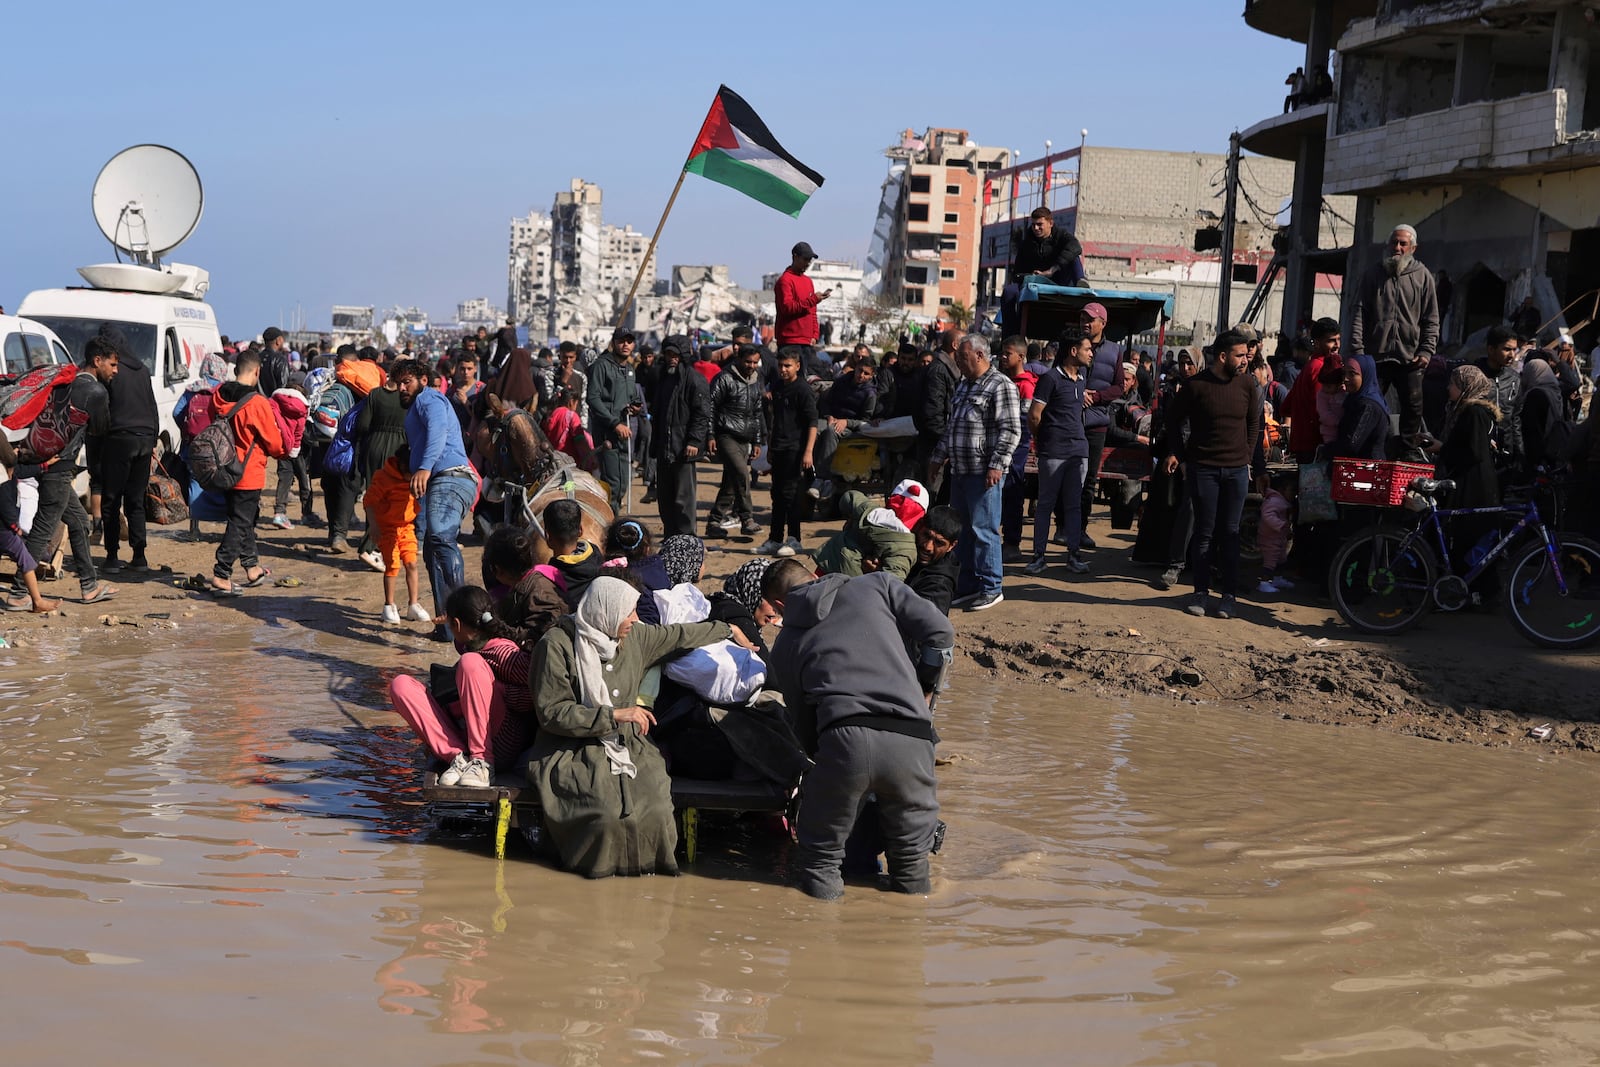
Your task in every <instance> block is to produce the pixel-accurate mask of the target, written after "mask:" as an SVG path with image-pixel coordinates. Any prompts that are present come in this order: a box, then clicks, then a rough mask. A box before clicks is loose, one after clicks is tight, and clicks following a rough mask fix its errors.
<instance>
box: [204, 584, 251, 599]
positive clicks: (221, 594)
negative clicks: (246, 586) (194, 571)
mask: <svg viewBox="0 0 1600 1067" xmlns="http://www.w3.org/2000/svg"><path fill="white" fill-rule="evenodd" d="M206 588H207V591H208V592H210V594H211V595H212V596H214V597H216V598H217V599H218V600H226V599H227V598H228V597H235V596H244V594H243V593H241V592H240V591H239V589H238V587H236V586H232V585H230V586H228V587H227V588H226V589H224V588H222V587H221V586H220V585H211V584H210V583H209V582H208V583H207V584H206Z"/></svg>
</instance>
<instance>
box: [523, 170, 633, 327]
mask: <svg viewBox="0 0 1600 1067" xmlns="http://www.w3.org/2000/svg"><path fill="white" fill-rule="evenodd" d="M604 203H605V194H604V192H603V191H602V190H601V188H600V186H598V185H596V184H594V183H593V182H587V181H584V180H583V179H581V178H573V179H572V181H571V182H570V183H569V187H568V188H566V189H563V190H561V191H560V192H558V193H556V195H555V200H554V202H553V203H552V205H551V208H550V214H549V215H544V214H541V213H539V212H537V211H534V212H530V213H529V214H528V215H527V216H526V217H525V218H513V219H512V220H511V241H510V248H509V252H508V256H507V295H506V306H507V309H508V311H509V313H510V315H511V316H512V317H513V318H514V319H516V320H517V321H518V322H519V323H524V324H526V325H528V326H529V328H530V331H531V335H532V336H533V337H537V338H545V339H549V338H569V339H580V338H581V339H583V340H586V341H600V340H603V339H605V338H606V337H607V336H609V333H610V329H611V323H612V320H613V319H614V317H615V315H616V312H617V308H618V307H619V306H621V304H622V300H623V298H624V296H625V295H626V294H627V292H628V289H629V287H630V286H631V285H632V284H633V281H634V278H635V277H636V276H638V275H639V267H640V264H641V263H644V262H645V253H646V252H647V251H649V244H650V239H649V238H648V237H646V236H645V235H644V234H642V233H640V232H638V231H637V230H635V229H634V228H633V227H632V226H613V225H611V224H609V223H607V222H605V221H604V215H603V212H604ZM655 284H656V258H655V253H654V252H650V257H649V262H648V263H646V264H645V267H644V273H643V278H642V280H641V282H640V291H641V292H646V293H648V292H651V291H652V290H653V289H654V287H655Z"/></svg>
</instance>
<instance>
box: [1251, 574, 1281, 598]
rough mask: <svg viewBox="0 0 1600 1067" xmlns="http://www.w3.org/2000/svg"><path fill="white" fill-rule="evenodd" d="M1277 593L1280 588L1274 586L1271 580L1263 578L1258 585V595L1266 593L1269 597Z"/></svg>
mask: <svg viewBox="0 0 1600 1067" xmlns="http://www.w3.org/2000/svg"><path fill="white" fill-rule="evenodd" d="M1277 591H1278V587H1277V586H1275V585H1273V584H1272V580H1271V579H1270V578H1263V579H1262V580H1261V581H1260V582H1258V583H1257V584H1256V592H1258V593H1264V594H1266V595H1267V596H1271V595H1272V594H1274V593H1276V592H1277Z"/></svg>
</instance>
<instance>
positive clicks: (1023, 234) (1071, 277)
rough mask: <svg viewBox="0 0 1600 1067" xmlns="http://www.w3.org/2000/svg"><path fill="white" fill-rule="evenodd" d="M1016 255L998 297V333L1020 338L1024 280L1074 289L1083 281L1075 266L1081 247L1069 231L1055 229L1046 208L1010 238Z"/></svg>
mask: <svg viewBox="0 0 1600 1067" xmlns="http://www.w3.org/2000/svg"><path fill="white" fill-rule="evenodd" d="M1012 241H1013V244H1012V248H1013V249H1015V254H1014V255H1013V256H1012V258H1011V277H1010V279H1009V281H1008V284H1007V285H1006V287H1005V289H1004V290H1002V291H1001V293H1000V332H1001V334H1002V335H1003V336H1007V337H1009V336H1011V335H1012V334H1020V333H1021V332H1022V319H1021V316H1020V315H1019V314H1018V313H1017V305H1018V301H1019V298H1020V296H1021V294H1022V283H1023V280H1024V279H1026V278H1034V277H1036V278H1041V279H1043V280H1045V281H1047V282H1049V283H1050V284H1052V285H1077V284H1078V283H1079V282H1081V281H1083V270H1082V268H1081V267H1080V266H1079V265H1078V260H1079V257H1081V256H1082V255H1083V245H1081V244H1079V243H1078V239H1077V238H1076V237H1074V236H1073V235H1072V234H1071V233H1070V232H1069V231H1067V230H1063V229H1059V228H1057V226H1056V219H1055V215H1054V214H1053V213H1052V212H1051V211H1050V209H1049V208H1047V207H1042V206H1041V207H1036V208H1034V209H1033V212H1032V214H1030V215H1029V216H1028V225H1027V226H1026V227H1025V228H1023V229H1020V230H1018V231H1017V233H1016V234H1014V235H1013V236H1012Z"/></svg>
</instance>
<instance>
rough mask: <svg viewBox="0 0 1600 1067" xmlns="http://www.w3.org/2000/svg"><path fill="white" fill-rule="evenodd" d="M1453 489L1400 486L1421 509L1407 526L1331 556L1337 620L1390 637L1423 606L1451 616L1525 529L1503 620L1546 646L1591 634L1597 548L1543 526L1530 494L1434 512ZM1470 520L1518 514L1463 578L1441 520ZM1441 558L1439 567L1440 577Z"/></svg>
mask: <svg viewBox="0 0 1600 1067" xmlns="http://www.w3.org/2000/svg"><path fill="white" fill-rule="evenodd" d="M1454 488H1455V483H1454V482H1450V481H1438V480H1436V479H1433V478H1417V479H1415V480H1413V481H1412V482H1411V484H1410V486H1409V489H1410V492H1411V494H1413V495H1414V496H1415V498H1416V499H1417V501H1418V503H1419V504H1420V505H1421V510H1422V516H1421V518H1420V520H1419V521H1418V523H1417V525H1416V526H1414V527H1412V528H1411V529H1409V530H1406V529H1399V528H1396V527H1394V526H1384V525H1378V526H1373V527H1370V528H1368V529H1366V530H1363V531H1362V532H1361V533H1359V534H1357V535H1356V536H1355V537H1354V538H1352V539H1351V540H1350V541H1349V542H1348V543H1347V544H1345V545H1344V547H1343V548H1341V549H1340V550H1339V553H1338V555H1336V556H1335V557H1334V560H1333V564H1332V567H1331V568H1330V570H1329V574H1328V588H1329V591H1330V592H1331V593H1332V594H1333V603H1334V606H1335V607H1336V608H1337V609H1338V611H1339V614H1340V615H1341V616H1343V618H1344V620H1345V621H1346V622H1348V623H1349V624H1350V625H1351V626H1354V627H1355V628H1356V629H1358V630H1362V631H1365V632H1366V633H1372V634H1395V633H1399V632H1401V631H1402V630H1405V629H1407V628H1409V627H1411V626H1412V625H1414V624H1415V623H1416V622H1417V620H1418V619H1420V618H1421V617H1422V616H1423V615H1424V614H1426V613H1427V611H1428V610H1429V609H1430V608H1431V607H1436V608H1438V609H1439V610H1440V611H1459V610H1460V609H1461V608H1463V607H1465V606H1466V605H1467V604H1469V603H1470V602H1471V601H1472V597H1473V594H1472V593H1471V591H1470V589H1469V586H1470V585H1471V584H1472V582H1474V581H1476V580H1477V579H1478V577H1479V576H1480V575H1482V574H1483V573H1484V572H1485V571H1487V570H1488V569H1489V568H1490V567H1492V566H1494V565H1495V564H1496V563H1497V562H1498V561H1499V560H1500V559H1501V558H1502V557H1505V558H1507V559H1510V558H1511V556H1512V545H1513V543H1515V542H1516V541H1518V539H1519V538H1521V536H1522V535H1523V533H1524V532H1526V531H1530V530H1531V531H1532V532H1533V533H1534V534H1535V535H1536V540H1535V541H1534V542H1533V543H1532V544H1530V545H1528V546H1527V548H1526V549H1525V550H1520V551H1519V552H1518V554H1517V555H1516V558H1515V562H1514V563H1512V564H1511V565H1510V574H1509V576H1508V579H1507V581H1506V582H1505V587H1504V597H1505V603H1506V606H1507V609H1508V610H1509V612H1510V615H1511V621H1512V623H1513V624H1515V626H1516V628H1517V629H1518V630H1519V631H1520V632H1521V633H1522V635H1523V636H1524V637H1525V638H1527V639H1528V640H1529V641H1532V642H1533V643H1534V644H1536V645H1543V646H1544V647H1546V648H1560V649H1572V648H1582V647H1584V646H1585V645H1588V644H1590V643H1592V642H1593V641H1594V640H1595V639H1596V638H1600V544H1596V543H1595V542H1593V541H1591V540H1589V539H1588V538H1586V537H1578V536H1576V535H1572V534H1565V533H1561V532H1558V531H1556V530H1552V529H1551V528H1550V527H1549V526H1547V525H1546V524H1545V522H1544V519H1543V518H1542V517H1541V516H1540V513H1539V508H1538V505H1537V504H1536V503H1535V502H1534V500H1533V499H1532V498H1531V497H1530V498H1529V499H1528V500H1526V501H1522V502H1520V503H1515V504H1502V505H1499V506H1497V507H1483V508H1441V507H1439V505H1438V503H1437V501H1436V500H1435V497H1436V496H1437V495H1438V494H1439V493H1447V492H1450V491H1451V490H1452V489H1454ZM1473 515H1476V516H1488V515H1504V516H1512V515H1514V516H1517V517H1518V518H1517V522H1516V524H1515V525H1513V526H1512V527H1511V528H1510V529H1509V530H1506V531H1505V532H1504V533H1502V534H1500V535H1499V540H1498V541H1496V542H1495V544H1494V545H1493V547H1491V548H1489V549H1488V550H1487V551H1486V552H1484V553H1483V555H1482V556H1481V558H1477V559H1476V562H1473V563H1472V564H1471V566H1470V567H1469V568H1468V570H1467V571H1466V572H1465V573H1457V572H1456V570H1455V568H1454V565H1453V564H1452V563H1451V562H1450V550H1449V546H1448V544H1447V542H1446V540H1445V524H1446V523H1448V522H1449V521H1450V520H1452V519H1456V518H1462V517H1465V516H1473ZM1430 542H1432V543H1430ZM1435 545H1437V548H1435V547H1434V546H1435ZM1474 555H1475V556H1476V552H1475V553H1474ZM1440 560H1443V561H1444V562H1445V570H1446V573H1445V574H1443V575H1442V576H1441V575H1440V573H1439V571H1440V566H1439V561H1440Z"/></svg>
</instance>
